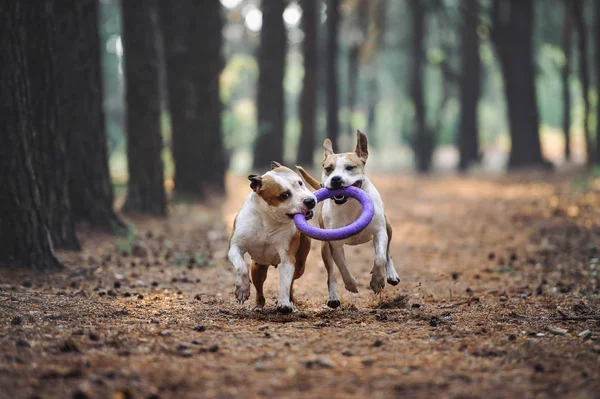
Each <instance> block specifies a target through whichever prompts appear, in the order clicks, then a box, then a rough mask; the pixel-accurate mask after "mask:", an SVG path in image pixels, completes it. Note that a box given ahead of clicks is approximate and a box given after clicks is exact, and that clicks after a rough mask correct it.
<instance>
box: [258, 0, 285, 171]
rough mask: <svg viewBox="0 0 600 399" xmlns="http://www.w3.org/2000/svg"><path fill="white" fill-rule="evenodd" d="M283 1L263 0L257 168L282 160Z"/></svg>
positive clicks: (266, 166)
mask: <svg viewBox="0 0 600 399" xmlns="http://www.w3.org/2000/svg"><path fill="white" fill-rule="evenodd" d="M286 5H287V3H286V2H284V1H263V2H262V5H261V8H262V13H263V24H262V29H261V31H260V48H259V50H258V69H259V74H258V98H257V106H258V134H257V137H256V141H255V143H254V169H255V170H262V169H264V168H268V167H269V165H270V164H271V161H278V162H279V161H283V137H284V131H285V98H284V91H283V77H284V74H285V58H286V54H287V32H286V30H285V25H284V22H283V11H284V10H285V7H286Z"/></svg>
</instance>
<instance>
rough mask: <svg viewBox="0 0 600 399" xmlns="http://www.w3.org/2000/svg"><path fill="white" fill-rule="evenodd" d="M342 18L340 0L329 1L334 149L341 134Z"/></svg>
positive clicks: (329, 118)
mask: <svg viewBox="0 0 600 399" xmlns="http://www.w3.org/2000/svg"><path fill="white" fill-rule="evenodd" d="M339 20H340V0H329V2H328V3H327V137H329V139H330V140H331V143H332V144H333V148H334V150H339V148H338V137H339V134H340V121H339V115H338V111H339V93H338V70H337V69H338V66H337V61H338V46H339V43H338V25H339Z"/></svg>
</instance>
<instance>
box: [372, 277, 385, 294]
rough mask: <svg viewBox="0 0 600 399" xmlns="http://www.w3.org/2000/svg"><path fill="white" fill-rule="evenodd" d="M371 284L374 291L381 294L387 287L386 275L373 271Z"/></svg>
mask: <svg viewBox="0 0 600 399" xmlns="http://www.w3.org/2000/svg"><path fill="white" fill-rule="evenodd" d="M369 285H370V286H371V289H372V290H373V292H374V293H376V294H379V293H380V292H381V290H383V288H384V287H385V275H383V274H380V273H373V276H372V277H371V283H370V284H369Z"/></svg>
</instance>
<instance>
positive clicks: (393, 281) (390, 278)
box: [387, 270, 400, 285]
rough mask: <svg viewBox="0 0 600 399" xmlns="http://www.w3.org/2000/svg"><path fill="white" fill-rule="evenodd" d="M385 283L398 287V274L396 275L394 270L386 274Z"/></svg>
mask: <svg viewBox="0 0 600 399" xmlns="http://www.w3.org/2000/svg"><path fill="white" fill-rule="evenodd" d="M387 282H388V284H390V285H398V284H400V277H399V276H398V273H396V271H395V270H392V272H391V273H388V274H387Z"/></svg>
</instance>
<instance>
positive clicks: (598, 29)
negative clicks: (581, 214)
mask: <svg viewBox="0 0 600 399" xmlns="http://www.w3.org/2000/svg"><path fill="white" fill-rule="evenodd" d="M594 11H595V12H594V14H595V20H596V21H595V24H594V29H595V32H594V34H595V37H596V40H595V43H596V49H595V54H594V56H595V58H596V91H600V2H599V1H596V4H595V10H594ZM596 162H600V105H597V106H596Z"/></svg>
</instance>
